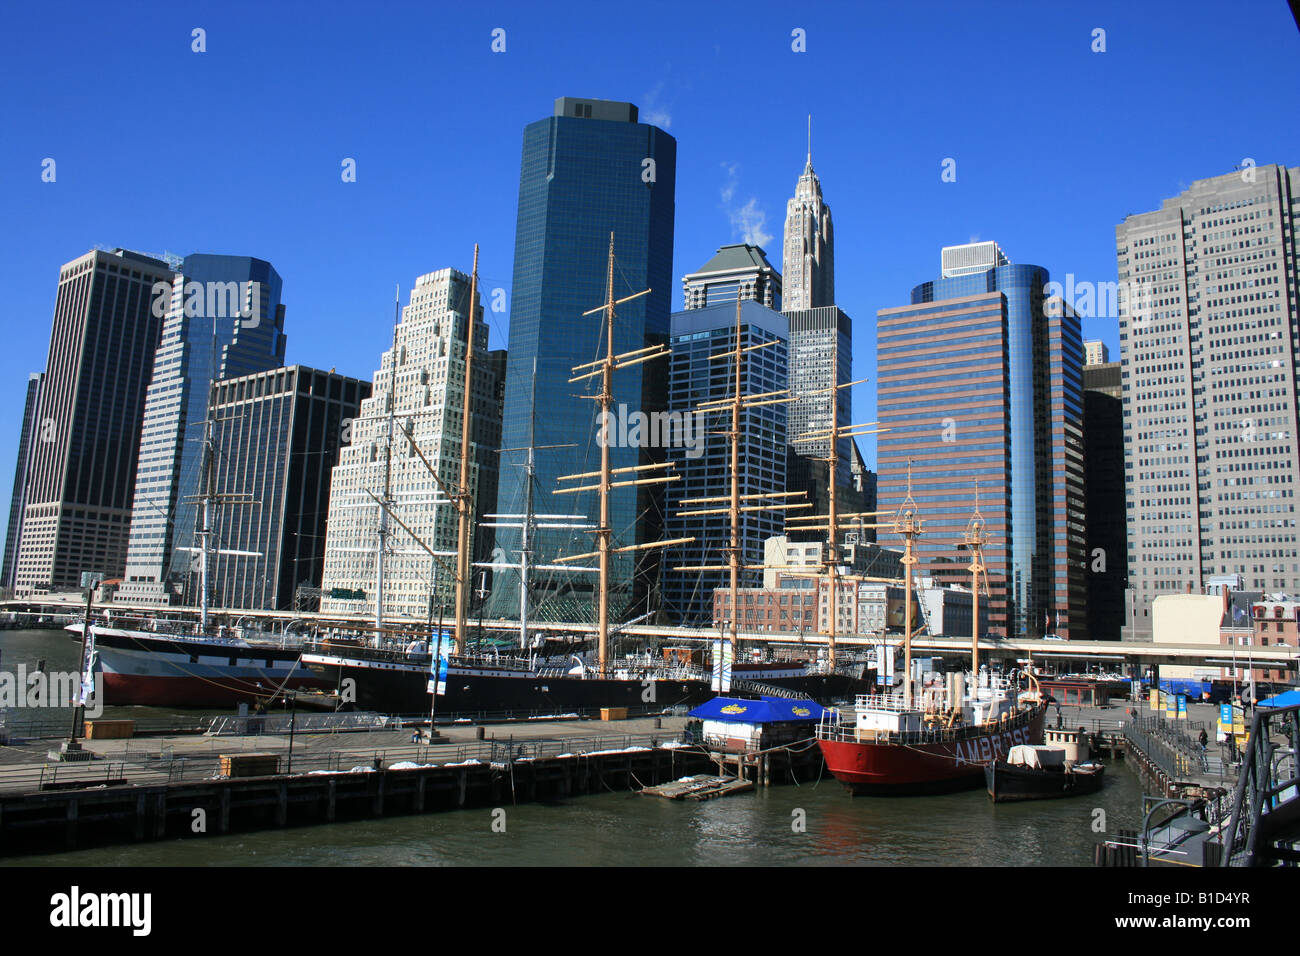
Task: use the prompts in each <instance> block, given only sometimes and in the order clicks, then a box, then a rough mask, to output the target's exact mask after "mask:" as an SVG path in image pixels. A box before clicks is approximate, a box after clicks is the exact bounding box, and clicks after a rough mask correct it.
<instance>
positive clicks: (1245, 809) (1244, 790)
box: [1222, 706, 1300, 866]
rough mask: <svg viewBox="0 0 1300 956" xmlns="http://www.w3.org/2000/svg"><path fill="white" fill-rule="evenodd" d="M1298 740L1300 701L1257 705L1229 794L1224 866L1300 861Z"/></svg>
mask: <svg viewBox="0 0 1300 956" xmlns="http://www.w3.org/2000/svg"><path fill="white" fill-rule="evenodd" d="M1297 742H1300V706H1294V707H1259V708H1256V710H1255V715H1254V720H1253V721H1252V723H1251V728H1250V737H1249V742H1248V744H1247V746H1246V752H1245V755H1244V759H1243V761H1242V767H1241V775H1240V776H1239V777H1238V779H1237V787H1236V791H1235V793H1234V794H1233V803H1232V821H1231V823H1230V824H1229V826H1228V833H1227V836H1226V838H1225V840H1224V847H1225V850H1224V854H1223V859H1222V865H1223V866H1259V865H1262V864H1264V863H1270V862H1271V863H1275V862H1278V861H1285V862H1288V863H1291V864H1292V865H1294V864H1295V863H1297V862H1300V851H1297V848H1296V847H1297V843H1298V842H1300V839H1298V838H1300V825H1298V824H1297V822H1296V821H1297V812H1296V808H1297V806H1300V804H1297V802H1296V801H1297V798H1298V797H1300V767H1298V766H1297V755H1296V744H1297Z"/></svg>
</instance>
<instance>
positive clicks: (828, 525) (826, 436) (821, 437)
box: [790, 339, 889, 670]
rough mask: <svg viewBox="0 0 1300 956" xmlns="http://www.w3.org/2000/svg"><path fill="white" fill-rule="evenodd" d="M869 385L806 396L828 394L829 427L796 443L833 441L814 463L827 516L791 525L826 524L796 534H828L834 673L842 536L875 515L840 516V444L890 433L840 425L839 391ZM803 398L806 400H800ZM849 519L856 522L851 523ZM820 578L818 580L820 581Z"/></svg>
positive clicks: (829, 657)
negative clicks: (823, 469)
mask: <svg viewBox="0 0 1300 956" xmlns="http://www.w3.org/2000/svg"><path fill="white" fill-rule="evenodd" d="M838 367H839V342H838V339H837V340H836V345H835V359H834V361H833V364H832V368H838ZM865 381H867V380H866V379H865V378H861V379H858V380H857V381H854V382H845V383H844V384H843V385H833V386H831V387H830V388H824V389H818V390H816V391H813V392H807V393H806V395H807V396H812V395H825V394H829V395H830V396H831V398H830V407H831V421H830V427H829V428H826V429H817V430H814V431H810V432H808V433H806V434H804V435H800V436H799V437H798V438H796V439H794V440H795V441H825V440H829V441H830V454H828V455H827V456H826V457H825V458H818V459H815V460H817V461H824V462H826V466H827V469H828V473H827V482H826V484H827V492H828V501H827V514H826V515H825V516H824V517H823V516H822V515H808V516H807V517H806V518H792V519H790V520H791V521H809V522H816V521H825V523H824V524H806V525H805V524H800V525H797V526H796V527H795V528H794V530H799V531H825V532H826V557H825V561H824V563H823V571H822V574H823V575H825V576H826V578H827V580H828V583H829V585H830V595H829V602H828V603H829V611H830V614H829V622H828V628H827V635H826V637H827V639H826V648H827V650H826V663H827V666H828V667H830V668H831V669H832V670H834V669H835V654H836V645H835V637H836V632H837V625H838V623H839V622H838V620H837V618H838V616H839V613H838V607H837V599H838V597H839V581H838V577H839V564H840V532H842V531H846V530H849V529H850V528H856V527H872V526H871V525H863V524H861V520H862V518H864V517H870V516H873V515H874V514H875V512H867V511H857V512H851V513H847V514H840V511H839V498H838V495H837V491H836V477H837V472H838V471H839V462H840V454H839V442H840V439H841V438H856V437H858V436H860V435H877V434H880V433H881V432H886V431H889V429H887V428H876V427H874V426H876V425H879V424H880V423H879V422H860V423H858V424H853V425H840V424H838V423H837V422H838V406H839V401H838V399H839V390H840V389H842V388H852V387H853V386H854V385H861V384H862V383H863V382H865ZM800 397H804V396H800ZM848 519H856V520H852V521H848ZM841 521H848V523H847V524H841ZM820 577H821V575H819V576H818V578H819V580H820Z"/></svg>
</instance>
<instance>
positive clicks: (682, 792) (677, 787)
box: [641, 773, 754, 800]
mask: <svg viewBox="0 0 1300 956" xmlns="http://www.w3.org/2000/svg"><path fill="white" fill-rule="evenodd" d="M753 789H754V784H753V781H750V780H737V779H736V778H735V777H719V776H716V775H714V774H704V773H701V774H696V775H695V776H692V777H682V778H681V779H680V780H674V781H672V782H671V783H661V784H659V785H658V786H656V787H646V788H645V789H643V790H642V791H641V792H642V793H643V794H649V795H650V796H654V797H664V798H666V799H668V800H713V799H716V798H717V797H730V796H731V795H732V794H736V793H747V792H749V791H750V790H753Z"/></svg>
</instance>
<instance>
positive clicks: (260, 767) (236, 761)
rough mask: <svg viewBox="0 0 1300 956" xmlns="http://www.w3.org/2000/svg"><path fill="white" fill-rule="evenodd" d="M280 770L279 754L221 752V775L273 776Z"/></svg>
mask: <svg viewBox="0 0 1300 956" xmlns="http://www.w3.org/2000/svg"><path fill="white" fill-rule="evenodd" d="M279 772H280V755H279V754H266V753H245V754H222V755H221V775H222V776H223V777H273V776H275V775H276V774H277V773H279Z"/></svg>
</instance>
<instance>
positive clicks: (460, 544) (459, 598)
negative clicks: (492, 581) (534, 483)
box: [452, 242, 478, 653]
mask: <svg viewBox="0 0 1300 956" xmlns="http://www.w3.org/2000/svg"><path fill="white" fill-rule="evenodd" d="M466 315H467V318H466V320H465V393H464V404H463V405H462V407H461V421H460V481H459V486H458V487H457V489H456V494H455V495H454V496H453V498H452V500H453V501H454V502H455V503H456V511H457V515H458V517H459V522H458V529H457V534H456V639H455V642H454V643H453V645H452V648H453V652H454V651H455V650H456V649H457V648H458V649H459V650H460V651H461V652H462V653H463V652H464V649H465V646H466V645H465V629H466V627H467V626H468V625H467V623H466V618H467V617H468V614H469V604H468V601H469V591H468V589H467V586H468V583H469V533H470V521H471V518H472V514H471V512H472V511H473V508H474V500H473V496H472V495H471V494H470V490H469V448H470V442H469V435H470V423H471V421H472V420H473V416H472V414H471V409H472V408H473V388H474V377H473V376H474V320H475V319H476V318H477V317H478V243H477V242H476V243H474V270H473V272H472V273H471V274H470V280H469V309H468V311H467V313H466Z"/></svg>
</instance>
